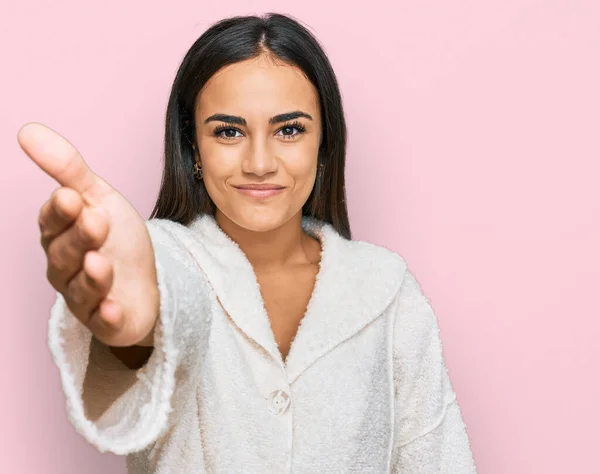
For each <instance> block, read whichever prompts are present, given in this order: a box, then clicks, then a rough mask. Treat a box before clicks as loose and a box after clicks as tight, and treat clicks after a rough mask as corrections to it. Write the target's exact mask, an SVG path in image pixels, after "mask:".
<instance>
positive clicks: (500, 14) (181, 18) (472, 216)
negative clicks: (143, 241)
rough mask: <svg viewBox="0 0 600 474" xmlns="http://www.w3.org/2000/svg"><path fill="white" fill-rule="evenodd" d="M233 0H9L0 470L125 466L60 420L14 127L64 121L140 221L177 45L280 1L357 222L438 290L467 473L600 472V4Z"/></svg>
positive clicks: (28, 191) (33, 187) (33, 174)
mask: <svg viewBox="0 0 600 474" xmlns="http://www.w3.org/2000/svg"><path fill="white" fill-rule="evenodd" d="M245 4H246V2H245V1H241V0H233V1H232V0H230V1H228V2H219V3H216V2H208V1H205V2H199V1H193V2H192V1H171V2H160V4H158V5H154V4H153V3H149V2H145V1H140V0H135V1H131V0H130V1H127V2H122V1H116V0H111V1H103V2H95V3H94V5H95V6H94V7H91V6H90V5H92V3H91V2H80V1H75V0H62V1H53V2H47V1H41V0H37V1H31V0H30V1H25V0H19V1H11V2H8V1H5V2H2V6H1V7H0V22H1V25H0V26H1V30H0V31H2V33H1V36H2V40H1V41H0V57H1V58H2V74H1V77H2V79H1V87H0V99H1V102H0V103H1V107H2V113H1V114H0V154H1V156H2V164H3V166H2V171H1V175H2V183H3V184H2V187H1V193H2V195H1V200H0V203H1V206H2V215H3V217H4V224H3V225H2V229H3V232H2V234H1V235H2V237H1V239H2V245H1V247H0V249H1V252H2V254H1V255H0V258H1V259H2V260H1V261H2V273H1V278H2V290H1V291H2V296H3V298H4V300H3V301H4V308H3V311H2V312H1V317H2V330H1V331H0V338H1V340H0V351H1V353H0V356H1V357H0V364H1V372H0V374H1V375H0V377H1V381H2V392H1V398H2V400H1V404H0V407H1V410H2V411H1V413H0V416H1V418H0V430H1V432H0V434H1V440H0V441H1V443H0V450H1V452H0V472H3V473H19V474H21V473H26V474H28V473H57V474H58V473H60V474H75V473H77V474H79V473H83V472H85V473H89V474H95V473H106V472H111V473H124V472H125V468H124V461H123V459H122V458H118V457H116V456H112V455H110V454H109V455H100V454H98V453H97V452H96V451H95V450H94V449H93V448H91V447H90V446H88V445H87V444H86V443H85V442H84V441H83V440H82V439H81V438H80V437H79V436H78V435H76V434H75V432H74V430H73V429H72V427H71V425H70V423H69V422H68V421H67V419H66V415H65V404H64V397H63V395H62V392H61V389H60V385H59V378H58V373H57V370H56V368H55V367H54V365H53V363H52V361H51V359H50V355H49V351H48V349H47V345H46V324H47V318H48V312H49V308H50V305H51V304H52V302H53V300H54V293H53V290H52V288H51V287H50V285H49V284H48V283H47V282H46V280H45V268H46V267H45V260H44V254H43V251H42V248H41V246H40V245H39V234H38V230H37V214H38V211H39V208H40V206H41V205H42V203H43V202H44V201H45V200H46V199H47V198H48V197H49V195H50V193H51V192H52V190H53V189H55V187H56V186H57V185H56V184H55V183H54V182H53V181H52V180H51V179H50V178H48V177H46V176H45V175H44V174H43V173H42V172H41V171H40V170H39V169H38V168H37V167H36V166H35V165H34V164H33V163H31V162H30V161H29V160H28V159H27V157H26V156H25V155H24V154H23V153H22V152H21V151H20V149H19V148H18V145H17V141H16V133H17V130H18V129H19V127H20V126H21V125H22V124H24V123H26V122H28V121H40V122H43V123H46V124H48V125H49V126H51V127H53V128H54V129H56V130H58V131H59V132H61V133H63V134H64V135H66V136H67V137H68V138H69V139H70V140H71V141H73V142H74V143H75V144H76V146H77V147H78V148H79V149H80V151H81V152H82V154H83V155H84V157H86V159H87V161H88V163H89V164H90V166H91V167H92V168H93V169H94V170H95V171H96V172H97V173H98V174H100V175H101V176H103V177H104V178H105V179H107V180H108V181H109V182H111V183H112V184H113V185H115V186H116V187H117V188H118V189H119V190H120V191H121V192H122V193H123V194H125V196H127V197H128V198H129V199H130V200H131V201H132V203H133V204H134V205H135V206H136V207H137V208H138V209H139V210H140V212H141V213H142V215H144V216H145V217H147V216H148V215H149V212H150V210H151V208H152V205H153V203H154V199H155V196H156V192H157V190H158V186H159V179H160V171H161V170H160V166H161V165H160V161H159V160H160V155H161V151H162V150H161V144H162V139H163V137H162V127H163V120H164V112H165V106H166V100H167V95H168V92H169V88H170V85H171V81H172V80H173V77H174V74H175V71H176V68H177V66H178V64H179V61H180V59H181V57H182V56H183V54H184V53H185V51H186V50H187V48H188V47H189V46H190V45H191V44H192V42H193V41H194V40H195V39H196V38H197V36H199V35H200V34H201V32H202V31H203V30H204V29H205V28H206V27H208V26H209V24H210V23H212V22H213V21H216V20H218V19H220V18H222V17H225V16H229V15H232V14H246V13H262V12H265V11H271V10H275V11H283V12H286V13H291V14H293V15H295V16H297V17H298V18H300V19H301V20H303V21H304V22H306V23H307V24H308V25H309V26H310V27H311V28H312V29H313V31H314V32H315V33H316V34H317V36H318V37H319V39H320V40H321V41H322V43H323V44H324V45H325V48H326V50H327V52H328V54H329V55H330V58H331V61H332V62H333V65H334V67H335V69H336V71H337V74H338V76H339V80H340V84H341V88H342V93H343V96H344V100H345V106H346V111H347V117H348V125H349V133H350V138H349V152H348V183H347V185H348V186H347V187H348V193H349V206H350V213H351V221H352V224H353V230H354V235H355V238H358V239H364V240H370V241H372V242H375V243H378V244H382V245H385V246H387V247H390V248H392V249H393V250H396V251H398V252H400V253H401V254H402V255H403V256H404V257H405V258H406V260H407V261H408V264H409V268H410V269H411V270H412V271H413V272H414V273H415V274H416V276H417V277H418V279H419V281H420V282H421V284H422V286H423V288H424V290H425V292H426V293H427V295H428V296H429V297H430V299H431V301H432V304H433V306H434V309H435V311H436V313H437V315H438V317H439V320H440V326H441V330H442V337H443V340H444V348H445V349H444V350H445V355H446V359H447V362H448V366H449V368H450V373H451V377H452V378H453V382H454V385H455V389H456V391H457V393H458V398H459V401H460V403H461V405H462V408H463V414H464V418H465V421H466V423H467V425H468V429H469V435H470V437H471V440H472V446H473V452H474V455H475V460H476V463H477V465H478V468H479V472H480V473H483V474H507V473H510V474H533V473H535V474H537V473H540V474H541V473H544V474H559V473H560V474H565V473H578V474H583V473H600V464H599V463H598V460H597V452H598V448H597V444H598V442H599V441H600V435H599V434H598V429H597V427H598V424H599V423H600V408H598V407H599V404H598V400H599V398H600V382H599V381H598V360H600V345H599V344H598V340H599V337H600V303H599V294H600V290H599V285H600V245H599V244H600V219H599V215H600V184H599V181H600V87H599V85H600V61H599V58H600V8H599V6H598V5H599V4H598V3H597V2H595V1H594V0H588V1H584V0H562V1H549V0H546V1H541V0H495V1H485V2H481V1H475V0H461V1H454V2H446V1H441V0H438V1H433V0H419V1H416V0H412V1H405V0H402V1H398V2H391V1H390V2H383V1H373V0H371V1H368V2H363V4H362V5H354V6H352V2H350V3H349V2H343V3H340V2H325V1H322V0H320V1H312V0H303V1H302V2H288V3H282V2H280V1H277V2H269V1H255V2H253V5H254V7H253V10H251V11H250V10H247V9H245V8H246V7H244V6H243V5H245ZM282 7H283V8H286V9H285V10H282V9H281V8H282Z"/></svg>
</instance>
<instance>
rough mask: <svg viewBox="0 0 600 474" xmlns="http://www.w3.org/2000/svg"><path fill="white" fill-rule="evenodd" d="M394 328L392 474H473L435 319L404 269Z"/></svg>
mask: <svg viewBox="0 0 600 474" xmlns="http://www.w3.org/2000/svg"><path fill="white" fill-rule="evenodd" d="M397 304H398V306H397V313H396V324H395V328H394V357H393V360H394V385H395V387H394V389H395V390H394V392H395V397H396V399H395V404H396V406H395V416H394V434H395V435H394V446H393V451H392V470H391V472H392V473H393V474H417V473H418V474H433V473H436V474H475V473H476V467H475V463H474V460H473V456H472V452H471V446H470V442H469V437H468V434H467V429H466V425H465V423H464V422H463V419H462V414H461V409H460V407H459V405H458V402H457V399H456V393H455V392H454V390H453V387H452V383H451V381H450V378H449V375H448V370H447V368H446V363H445V360H444V355H443V351H442V342H441V339H440V333H439V327H438V321H437V317H436V316H435V314H434V312H433V309H432V307H431V305H430V303H429V301H428V299H427V298H426V297H425V295H424V294H423V292H422V291H421V288H420V286H419V283H418V282H417V280H416V279H415V277H414V276H413V275H412V274H411V273H410V272H409V271H408V270H407V271H406V274H405V277H404V281H403V283H402V288H401V290H400V295H399V299H398V302H397Z"/></svg>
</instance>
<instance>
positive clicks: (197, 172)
mask: <svg viewBox="0 0 600 474" xmlns="http://www.w3.org/2000/svg"><path fill="white" fill-rule="evenodd" d="M193 174H194V178H196V179H202V176H203V174H202V166H200V162H198V161H196V163H195V164H194V170H193Z"/></svg>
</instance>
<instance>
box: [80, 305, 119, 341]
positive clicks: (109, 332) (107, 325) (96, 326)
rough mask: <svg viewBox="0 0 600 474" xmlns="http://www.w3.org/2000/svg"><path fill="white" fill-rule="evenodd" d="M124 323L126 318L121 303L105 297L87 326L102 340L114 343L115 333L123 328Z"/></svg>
mask: <svg viewBox="0 0 600 474" xmlns="http://www.w3.org/2000/svg"><path fill="white" fill-rule="evenodd" d="M124 323H125V318H124V316H123V308H122V307H121V305H120V304H119V303H117V302H116V301H112V300H110V299H108V298H105V299H103V300H102V301H101V302H100V305H99V306H98V308H97V309H96V310H95V311H94V312H93V313H92V316H91V317H90V319H89V321H88V323H87V327H88V328H89V329H90V330H91V331H92V332H93V333H94V336H96V338H97V339H98V340H99V341H100V342H104V343H105V344H110V345H113V344H114V338H115V334H117V333H118V332H119V331H120V330H121V329H122V328H123V326H124ZM109 341H110V342H109Z"/></svg>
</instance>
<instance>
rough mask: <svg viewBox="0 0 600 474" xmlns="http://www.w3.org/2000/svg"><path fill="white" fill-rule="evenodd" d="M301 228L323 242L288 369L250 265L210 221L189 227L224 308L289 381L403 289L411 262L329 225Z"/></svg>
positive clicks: (307, 222)
mask: <svg viewBox="0 0 600 474" xmlns="http://www.w3.org/2000/svg"><path fill="white" fill-rule="evenodd" d="M302 226H303V228H304V230H305V231H306V232H307V233H309V234H311V235H313V236H314V237H315V238H317V239H318V240H319V241H320V242H321V263H320V268H319V272H318V274H317V280H316V282H315V288H314V291H313V294H312V296H311V299H310V301H309V304H308V307H307V310H306V313H305V315H304V318H303V319H302V321H301V323H300V327H299V328H298V333H297V334H296V337H295V339H294V341H293V342H292V346H291V348H290V352H289V354H288V357H287V359H286V362H285V364H284V362H283V360H282V358H281V353H280V352H279V348H278V347H277V343H276V342H275V337H274V335H273V331H272V329H271V324H270V321H269V318H268V315H267V313H266V310H265V308H264V304H263V299H262V296H261V293H260V289H259V285H258V282H257V279H256V275H255V273H254V270H253V269H252V265H251V264H250V262H249V261H248V259H247V258H246V256H245V254H244V253H243V252H242V250H241V249H240V247H239V246H238V245H237V244H236V243H235V242H234V241H233V240H231V239H230V238H229V236H228V235H227V234H225V233H224V232H223V231H222V230H221V228H220V227H219V226H218V224H217V222H216V220H215V219H214V217H213V216H210V215H202V216H199V217H197V218H196V219H195V220H194V221H193V222H192V223H190V225H189V226H188V227H189V228H190V229H191V230H192V235H193V236H194V237H196V238H197V240H196V238H195V239H194V240H195V241H196V243H197V244H200V245H194V246H190V245H188V248H189V249H190V251H192V253H193V254H194V256H195V258H196V259H197V260H198V263H199V264H200V267H201V268H202V270H203V271H204V272H205V274H206V276H207V278H208V280H209V282H210V284H211V285H212V287H213V288H214V290H215V293H216V294H217V297H218V298H219V301H220V303H221V305H222V306H223V309H224V310H225V311H226V313H227V314H228V315H229V317H230V318H231V319H232V321H233V322H234V323H235V324H236V325H237V327H238V328H239V329H240V330H241V331H242V332H243V333H244V334H245V335H246V336H247V337H248V338H250V339H251V340H253V341H254V342H255V343H256V344H258V345H259V346H260V347H261V348H262V349H263V350H265V351H266V352H267V353H268V354H269V356H271V357H272V358H274V359H275V360H276V361H277V362H278V363H279V364H280V365H281V366H282V367H284V368H285V369H286V371H287V374H288V380H289V383H292V382H293V381H294V380H295V379H296V378H297V377H298V376H299V375H300V374H301V373H302V372H303V371H304V370H305V369H306V368H308V367H309V366H310V365H311V364H312V363H313V362H315V361H316V360H317V359H319V358H320V357H322V356H323V355H324V354H326V353H327V352H329V351H330V350H332V349H334V348H335V347H336V346H337V345H338V344H340V343H341V342H343V341H345V340H346V339H348V338H350V337H351V336H353V335H354V334H356V333H357V332H358V331H360V330H361V329H362V328H364V327H365V326H366V325H368V324H369V323H370V322H371V321H373V320H374V319H375V318H377V316H379V315H380V314H381V313H383V312H384V310H385V309H386V308H387V306H388V305H389V304H390V303H391V302H392V300H393V298H394V296H395V295H396V294H397V292H398V291H399V289H400V285H401V283H402V278H403V276H404V270H405V269H406V265H405V262H404V260H403V259H402V257H401V256H400V255H398V254H396V253H393V252H391V251H390V250H388V249H386V248H384V247H379V246H376V245H372V244H369V243H366V242H359V241H351V240H347V239H345V238H343V237H342V236H341V235H339V234H338V233H337V231H336V230H335V229H334V228H333V227H332V226H331V225H330V224H327V223H324V222H321V221H319V220H316V219H313V218H309V217H304V218H303V221H302Z"/></svg>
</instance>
